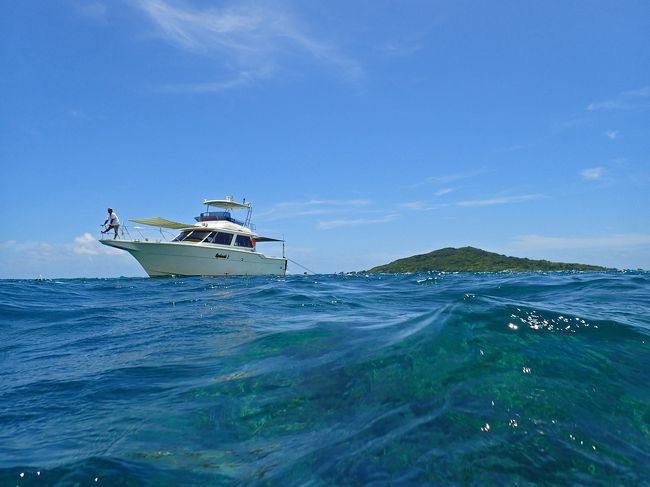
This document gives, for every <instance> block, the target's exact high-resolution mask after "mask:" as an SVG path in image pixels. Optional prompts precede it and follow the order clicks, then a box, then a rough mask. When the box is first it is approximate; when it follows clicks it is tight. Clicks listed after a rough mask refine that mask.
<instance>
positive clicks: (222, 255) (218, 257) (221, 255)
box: [214, 254, 228, 259]
mask: <svg viewBox="0 0 650 487" xmlns="http://www.w3.org/2000/svg"><path fill="white" fill-rule="evenodd" d="M214 256H215V257H216V258H217V259H227V258H228V256H227V255H226V254H214Z"/></svg>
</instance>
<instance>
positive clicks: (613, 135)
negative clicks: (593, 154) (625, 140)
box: [605, 130, 618, 140]
mask: <svg viewBox="0 0 650 487" xmlns="http://www.w3.org/2000/svg"><path fill="white" fill-rule="evenodd" d="M605 136H606V137H607V138H608V139H610V140H614V139H616V138H617V137H618V130H608V131H607V132H605Z"/></svg>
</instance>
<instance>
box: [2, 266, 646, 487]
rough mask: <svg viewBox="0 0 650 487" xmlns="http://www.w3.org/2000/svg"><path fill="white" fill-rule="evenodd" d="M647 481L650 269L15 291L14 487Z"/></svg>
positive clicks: (5, 403) (45, 284)
mask: <svg viewBox="0 0 650 487" xmlns="http://www.w3.org/2000/svg"><path fill="white" fill-rule="evenodd" d="M533 484H545V485H603V486H610V485H650V273H644V272H608V273H523V274H522V273H498V274H491V273H480V274H471V273H460V274H454V273H430V274H400V275H345V276H344V275H309V276H302V275H299V276H287V277H282V278H278V277H241V278H238V277H229V278H158V279H147V278H122V279H91V280H89V279H73V280H45V281H25V280H3V281H0V486H14V485H19V486H26V485H32V486H50V485H62V486H68V485H70V486H73V485H79V486H95V485H104V486H138V485H152V486H194V485H196V486H201V485H205V486H213V485H282V486H290V485H310V486H320V485H323V486H325V485H327V486H329V485H346V486H348V485H350V486H353V485H360V486H361V485H363V486H367V485H375V486H383V485H480V486H483V485H533Z"/></svg>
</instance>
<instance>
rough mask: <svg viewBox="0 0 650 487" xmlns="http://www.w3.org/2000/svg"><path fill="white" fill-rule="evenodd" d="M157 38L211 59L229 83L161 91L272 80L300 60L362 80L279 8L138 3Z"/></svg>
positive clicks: (356, 68) (353, 66) (355, 67)
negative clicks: (284, 64) (289, 63)
mask: <svg viewBox="0 0 650 487" xmlns="http://www.w3.org/2000/svg"><path fill="white" fill-rule="evenodd" d="M134 5H135V6H136V7H138V8H139V9H140V10H141V11H142V12H144V13H145V14H146V16H147V17H148V19H149V20H150V21H151V22H152V23H153V25H154V26H155V28H156V32H157V35H158V36H159V37H160V38H161V39H163V40H164V41H166V42H168V43H169V44H171V45H173V46H175V47H177V48H179V49H183V50H186V51H189V52H192V53H195V54H200V55H205V56H209V57H211V58H213V59H214V60H215V61H216V62H217V63H219V65H220V66H222V67H223V68H224V69H226V70H228V71H229V72H230V73H231V75H232V76H233V78H232V79H227V80H219V81H215V82H201V83H190V84H180V85H176V86H173V85H172V86H170V85H167V86H164V87H163V88H162V91H168V92H174V91H176V92H178V91H190V92H196V93H208V92H215V91H223V90H227V89H230V88H234V87H238V86H242V85H245V84H248V83H251V82H253V81H256V80H259V79H264V78H268V77H270V76H272V75H273V74H274V73H275V72H276V70H277V67H278V66H279V65H281V64H282V62H283V61H284V60H285V59H286V58H288V57H294V58H295V56H296V55H298V56H301V55H302V56H305V57H307V58H309V59H312V60H315V61H317V62H319V63H321V64H324V65H328V66H331V67H332V68H333V69H334V70H335V71H336V72H337V73H339V74H340V75H342V76H344V77H345V78H347V79H352V80H355V79H358V78H359V77H361V76H362V75H363V70H362V68H361V66H360V65H359V63H357V62H356V61H354V60H353V59H351V58H349V57H348V56H346V55H344V54H343V53H342V52H340V51H339V49H337V48H336V47H335V46H334V45H332V44H330V43H327V42H325V41H322V40H320V39H318V38H316V37H315V36H313V35H310V34H308V32H307V31H308V29H307V28H306V27H305V26H304V25H303V24H302V22H300V21H299V19H298V18H297V17H296V16H295V15H293V14H292V13H291V12H289V11H288V10H287V9H286V8H281V7H280V5H281V4H277V3H273V4H272V5H271V4H269V3H264V2H261V3H250V2H232V3H230V4H226V5H225V6H221V7H218V8H217V7H206V8H203V9H197V8H194V7H191V6H190V5H188V4H187V3H185V2H175V3H174V4H171V3H169V2H167V1H165V0H137V1H136V2H135V4H134Z"/></svg>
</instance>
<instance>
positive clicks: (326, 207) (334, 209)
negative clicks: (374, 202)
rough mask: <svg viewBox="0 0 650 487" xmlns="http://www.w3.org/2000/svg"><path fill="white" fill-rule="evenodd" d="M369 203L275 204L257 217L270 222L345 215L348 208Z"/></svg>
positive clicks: (360, 201) (313, 202)
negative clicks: (303, 217) (304, 217)
mask: <svg viewBox="0 0 650 487" xmlns="http://www.w3.org/2000/svg"><path fill="white" fill-rule="evenodd" d="M370 203H371V201H370V200H367V199H349V200H334V199H332V200H319V199H312V200H308V201H285V202H282V203H278V204H276V205H275V206H273V207H272V208H271V209H270V210H268V211H266V212H262V213H260V214H259V215H258V217H259V218H263V219H265V220H267V221H272V220H283V219H287V218H295V217H301V216H314V215H329V214H335V213H345V212H347V211H348V209H349V208H358V207H360V206H367V205H369V204H370Z"/></svg>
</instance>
